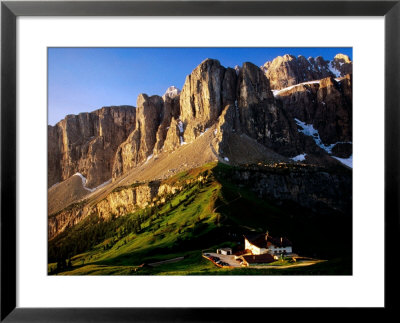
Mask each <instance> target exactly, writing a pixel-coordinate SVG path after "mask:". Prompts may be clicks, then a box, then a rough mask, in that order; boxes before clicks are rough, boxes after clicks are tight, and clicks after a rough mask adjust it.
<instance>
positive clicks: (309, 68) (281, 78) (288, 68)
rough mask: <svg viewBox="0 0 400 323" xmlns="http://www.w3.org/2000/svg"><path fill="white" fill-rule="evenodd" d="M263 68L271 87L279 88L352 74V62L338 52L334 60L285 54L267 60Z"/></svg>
mask: <svg viewBox="0 0 400 323" xmlns="http://www.w3.org/2000/svg"><path fill="white" fill-rule="evenodd" d="M262 70H263V71H264V73H265V75H266V76H267V78H268V79H269V81H270V84H271V89H272V90H279V89H283V88H286V87H289V86H292V85H295V84H299V83H303V82H308V81H312V80H320V79H323V78H326V77H343V76H345V75H346V74H351V73H352V62H351V60H350V58H349V57H348V56H347V55H343V54H337V55H336V56H335V57H334V59H333V60H332V61H329V60H324V59H323V58H322V57H321V56H318V57H316V58H313V57H309V58H308V59H306V58H305V57H304V56H301V55H299V56H298V57H295V56H293V55H284V56H278V57H276V58H275V59H274V60H272V61H268V62H266V63H265V64H264V65H263V66H262Z"/></svg>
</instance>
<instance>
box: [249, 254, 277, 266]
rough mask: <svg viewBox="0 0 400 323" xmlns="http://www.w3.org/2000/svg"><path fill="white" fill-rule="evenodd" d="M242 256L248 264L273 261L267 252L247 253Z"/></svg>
mask: <svg viewBox="0 0 400 323" xmlns="http://www.w3.org/2000/svg"><path fill="white" fill-rule="evenodd" d="M242 257H243V259H244V260H245V261H246V262H247V263H249V264H262V263H269V262H274V261H275V259H274V257H273V256H272V255H270V254H269V253H265V254H262V255H248V256H242Z"/></svg>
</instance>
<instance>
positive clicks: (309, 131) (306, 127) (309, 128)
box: [294, 118, 336, 154]
mask: <svg viewBox="0 0 400 323" xmlns="http://www.w3.org/2000/svg"><path fill="white" fill-rule="evenodd" d="M294 120H295V121H296V123H297V125H298V126H299V127H300V128H301V129H297V130H298V131H299V132H301V133H303V134H305V135H306V136H310V137H312V138H313V139H314V141H315V143H316V144H317V146H319V147H321V148H322V149H324V150H325V151H326V152H327V153H328V154H331V153H332V148H333V147H334V146H335V145H336V144H332V145H328V146H327V145H324V144H323V143H322V140H321V138H320V136H319V133H318V130H316V129H314V127H313V125H312V124H306V123H305V122H303V121H300V120H299V119H297V118H294Z"/></svg>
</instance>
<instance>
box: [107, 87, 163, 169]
mask: <svg viewBox="0 0 400 323" xmlns="http://www.w3.org/2000/svg"><path fill="white" fill-rule="evenodd" d="M163 107H164V102H163V99H162V98H161V97H160V96H158V95H153V96H151V97H149V96H147V95H146V94H140V95H139V96H138V98H137V114H136V127H135V130H134V131H133V132H132V133H131V134H130V135H129V137H128V138H127V139H126V140H125V141H124V142H123V143H122V144H121V145H120V146H119V147H118V150H117V152H116V156H115V160H114V165H113V170H112V173H113V177H118V176H120V175H122V174H123V173H125V172H127V171H128V170H129V169H132V168H133V167H135V166H137V165H139V164H141V163H143V162H144V161H146V159H147V158H149V157H150V156H151V155H152V154H153V149H154V146H155V144H156V141H157V130H158V128H159V126H160V124H161V121H162V120H163V118H164V112H165V111H164V109H163Z"/></svg>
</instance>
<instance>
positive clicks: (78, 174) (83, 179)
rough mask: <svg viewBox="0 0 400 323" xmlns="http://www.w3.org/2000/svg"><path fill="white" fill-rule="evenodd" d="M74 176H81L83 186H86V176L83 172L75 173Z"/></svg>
mask: <svg viewBox="0 0 400 323" xmlns="http://www.w3.org/2000/svg"><path fill="white" fill-rule="evenodd" d="M73 176H79V177H80V178H81V179H82V186H83V187H84V188H86V177H85V176H83V175H82V174H81V173H75V174H74V175H73Z"/></svg>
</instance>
